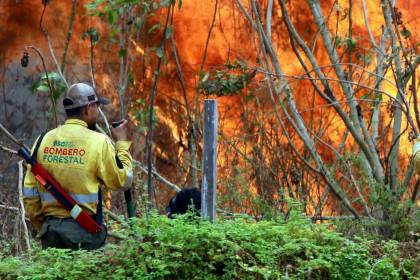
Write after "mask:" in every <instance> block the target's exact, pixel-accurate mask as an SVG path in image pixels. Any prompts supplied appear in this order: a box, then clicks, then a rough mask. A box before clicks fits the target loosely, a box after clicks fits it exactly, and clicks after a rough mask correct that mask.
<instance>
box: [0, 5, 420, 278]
mask: <svg viewBox="0 0 420 280" xmlns="http://www.w3.org/2000/svg"><path fill="white" fill-rule="evenodd" d="M0 15H1V18H2V23H1V25H0V69H1V72H0V73H1V75H0V83H1V87H0V100H1V104H2V105H1V106H0V124H1V125H2V127H3V128H4V130H2V132H0V158H1V161H0V162H1V163H0V187H1V189H0V217H1V219H3V221H4V223H3V227H2V231H1V235H2V236H15V239H16V242H15V243H14V244H15V245H14V249H13V250H14V252H22V251H24V248H25V246H29V243H27V244H28V245H24V240H25V239H26V240H27V239H32V238H35V236H33V237H32V236H31V230H32V227H31V225H30V223H28V224H29V225H28V227H29V228H26V223H27V221H26V222H25V217H24V214H22V208H23V206H22V204H21V203H20V202H21V201H22V194H21V195H19V192H18V185H21V184H22V180H23V179H22V174H23V172H24V169H22V168H24V166H22V163H21V161H20V160H21V159H20V158H19V157H18V156H17V155H16V151H17V145H16V143H14V142H13V141H11V140H10V137H8V136H7V135H6V133H5V131H9V132H10V133H11V134H12V135H13V137H15V138H16V141H17V142H18V143H20V144H24V145H26V146H27V147H31V146H32V145H33V144H34V141H35V139H36V138H37V137H38V136H39V135H40V134H41V132H43V131H48V130H52V129H54V128H56V127H58V126H60V125H62V124H63V123H64V121H65V119H66V114H65V111H64V109H63V106H62V102H63V99H64V98H65V97H66V92H67V89H68V87H69V86H70V85H71V84H73V83H78V82H84V83H88V84H90V85H91V86H92V87H93V88H94V89H95V92H96V94H97V95H98V96H102V97H106V98H107V99H109V101H110V104H108V105H102V106H101V110H102V111H101V116H100V117H99V121H98V126H99V129H100V130H101V131H102V132H103V133H105V134H107V133H109V131H110V128H109V126H110V123H111V122H113V121H118V120H120V119H127V120H128V128H127V129H128V131H129V138H130V139H131V140H132V146H131V150H130V151H131V155H132V158H133V174H134V178H133V179H134V180H133V183H132V187H131V192H132V195H133V202H134V206H135V209H136V211H135V214H136V216H144V215H146V214H147V213H148V212H150V211H152V209H154V210H156V211H157V212H158V213H161V214H163V213H164V209H165V206H166V204H167V203H168V201H169V200H170V198H171V197H172V196H173V195H174V194H175V193H176V192H178V191H180V190H181V189H186V188H198V189H201V188H202V185H203V180H204V179H203V174H204V173H203V170H204V166H203V164H204V163H203V154H204V150H205V149H204V146H203V145H204V144H203V141H204V137H205V134H204V100H208V99H211V100H217V102H218V116H219V119H218V127H217V131H218V136H217V162H216V163H217V164H216V168H217V183H216V185H217V203H216V205H217V207H216V208H217V215H218V216H219V217H224V216H229V217H230V216H232V215H235V214H237V213H241V214H246V215H248V216H249V217H252V219H254V220H257V221H260V220H270V219H276V217H283V218H284V220H287V219H288V217H289V216H290V213H291V212H293V211H299V212H300V213H302V214H303V215H304V216H305V217H307V218H308V219H310V220H311V221H312V222H313V223H315V224H317V223H323V222H324V221H330V220H332V221H345V223H346V226H344V227H345V228H346V230H347V232H346V234H348V235H350V236H351V235H352V234H351V233H350V232H352V231H355V230H356V228H358V227H359V226H361V227H364V228H365V231H366V232H369V233H372V234H377V235H379V236H381V237H383V238H385V239H397V240H412V239H413V238H414V239H418V235H419V231H418V218H419V211H418V207H419V198H418V193H419V185H420V181H419V179H418V175H417V174H418V172H420V169H419V167H418V166H420V161H419V162H418V163H416V156H415V154H413V146H415V144H416V141H417V140H416V139H418V138H419V137H420V132H419V131H420V130H419V129H420V113H419V108H418V104H419V103H418V100H417V98H418V96H417V93H418V88H419V74H418V72H417V71H418V65H419V62H420V55H419V46H420V45H419V44H420V41H419V35H420V34H419V30H418V26H419V22H420V2H419V1H413V0H400V1H395V0H361V1H352V0H346V1H344V0H325V1H324V0H322V1H319V0H307V1H291V0H289V1H286V0H278V1H272V0H263V1H257V0H250V1H241V0H212V1H172V0H171V1H169V0H161V1H153V0H150V1H149V0H146V1H128V0H127V1H123V0H121V1H115V0H107V1H105V0H95V1H93V0H71V1H70V0H68V1H56V0H42V1H41V0H2V1H1V3H0ZM415 151H416V150H415V149H414V152H415ZM18 182H19V184H18ZM104 204H105V206H104V208H105V213H104V215H105V218H106V219H112V217H114V218H115V217H117V218H116V219H117V220H119V219H120V218H118V215H120V216H124V215H125V214H124V213H125V205H124V198H123V195H122V193H111V192H110V191H107V190H105V192H104ZM23 213H24V212H23ZM416 220H417V222H416ZM355 224H357V225H355ZM367 224H369V225H368V226H366V225H367ZM24 232H26V235H25V234H24ZM111 232H112V228H111ZM1 240H2V238H0V242H1ZM320 279H321V278H320ZM322 279H323V278H322Z"/></svg>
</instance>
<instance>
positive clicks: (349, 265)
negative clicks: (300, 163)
mask: <svg viewBox="0 0 420 280" xmlns="http://www.w3.org/2000/svg"><path fill="white" fill-rule="evenodd" d="M120 234H122V235H124V236H126V237H127V238H126V240H125V241H122V242H120V243H119V244H108V245H106V246H105V247H104V248H103V249H101V250H98V251H94V252H87V251H68V250H60V249H48V250H41V249H39V248H35V249H34V250H33V251H32V252H31V253H28V254H26V255H23V256H19V257H7V256H4V255H2V254H0V279H40V280H41V279H42V280H45V279H419V276H418V275H419V267H420V262H419V257H418V256H417V254H416V252H418V248H419V244H418V243H412V244H411V245H410V248H411V249H410V250H412V251H413V252H414V254H407V252H406V251H407V248H402V247H401V244H400V243H397V242H395V241H386V242H385V241H384V242H382V243H375V242H373V241H369V240H366V239H363V238H357V237H356V238H354V240H349V239H346V238H344V237H342V236H341V235H340V234H339V233H337V232H335V231H334V230H332V229H331V227H327V226H325V225H316V224H312V223H311V222H310V221H308V220H306V219H304V218H303V217H301V216H299V215H297V214H296V215H293V216H292V217H291V218H290V219H289V220H288V221H287V222H284V221H283V219H279V220H276V219H273V220H272V221H260V222H255V221H253V220H252V219H249V218H247V217H245V216H238V217H234V218H232V219H229V220H219V221H217V223H215V224H210V223H208V222H206V221H200V220H197V219H195V218H194V217H191V216H188V215H186V216H185V215H184V216H182V217H178V218H177V219H173V220H171V219H168V218H166V217H164V216H159V215H152V216H149V217H148V218H139V219H137V220H135V221H134V223H133V225H132V227H131V229H125V230H122V231H121V232H120Z"/></svg>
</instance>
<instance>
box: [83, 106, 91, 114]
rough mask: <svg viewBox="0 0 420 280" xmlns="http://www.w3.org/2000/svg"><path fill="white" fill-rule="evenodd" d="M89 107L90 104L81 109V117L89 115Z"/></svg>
mask: <svg viewBox="0 0 420 280" xmlns="http://www.w3.org/2000/svg"><path fill="white" fill-rule="evenodd" d="M89 107H90V104H88V105H86V106H85V107H83V115H85V116H87V115H88V114H89V110H90V108H89Z"/></svg>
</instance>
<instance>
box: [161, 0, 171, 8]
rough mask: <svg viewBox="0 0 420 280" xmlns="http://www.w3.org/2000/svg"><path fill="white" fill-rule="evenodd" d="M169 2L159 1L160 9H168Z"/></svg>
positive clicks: (166, 0) (167, 0) (165, 0)
mask: <svg viewBox="0 0 420 280" xmlns="http://www.w3.org/2000/svg"><path fill="white" fill-rule="evenodd" d="M170 3H171V1H170V0H160V6H161V7H168V6H169V5H170Z"/></svg>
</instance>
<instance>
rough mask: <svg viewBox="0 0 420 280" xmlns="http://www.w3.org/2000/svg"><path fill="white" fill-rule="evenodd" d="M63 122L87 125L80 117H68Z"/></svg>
mask: <svg viewBox="0 0 420 280" xmlns="http://www.w3.org/2000/svg"><path fill="white" fill-rule="evenodd" d="M64 124H75V125H81V126H84V127H87V126H88V125H87V123H86V122H85V121H82V120H80V119H68V120H66V121H65V123H64Z"/></svg>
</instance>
